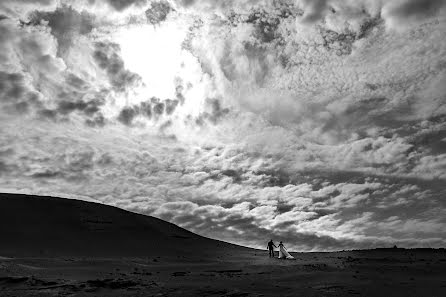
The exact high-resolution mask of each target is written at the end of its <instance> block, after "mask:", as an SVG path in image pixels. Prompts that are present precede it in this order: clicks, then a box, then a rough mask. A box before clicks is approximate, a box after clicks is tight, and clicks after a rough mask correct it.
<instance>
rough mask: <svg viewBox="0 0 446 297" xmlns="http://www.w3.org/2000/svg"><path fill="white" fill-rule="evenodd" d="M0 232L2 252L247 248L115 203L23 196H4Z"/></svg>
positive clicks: (119, 253)
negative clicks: (205, 235) (202, 235)
mask: <svg viewBox="0 0 446 297" xmlns="http://www.w3.org/2000/svg"><path fill="white" fill-rule="evenodd" d="M0 235H1V239H2V240H1V244H0V255H3V256H5V255H6V256H15V255H17V256H45V255H50V256H70V255H71V256H101V257H106V256H145V255H164V256H168V255H176V254H182V255H196V256H198V255H201V256H205V255H209V253H215V254H218V252H219V251H221V250H232V249H244V248H242V247H238V246H235V245H231V244H228V243H224V242H220V241H216V240H211V239H208V238H204V237H201V236H199V235H196V234H194V233H192V232H189V231H187V230H185V229H182V228H180V227H178V226H176V225H173V224H171V223H168V222H165V221H162V220H160V219H157V218H154V217H149V216H144V215H140V214H136V213H132V212H128V211H125V210H122V209H119V208H116V207H112V206H107V205H102V204H98V203H92V202H85V201H78V200H72V199H62V198H54V197H42V196H30V195H20V194H0ZM198 251H200V252H199V253H198Z"/></svg>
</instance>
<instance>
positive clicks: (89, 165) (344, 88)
mask: <svg viewBox="0 0 446 297" xmlns="http://www.w3.org/2000/svg"><path fill="white" fill-rule="evenodd" d="M445 7H446V5H445V2H444V1H422V0H394V1H386V2H385V3H383V2H382V1H374V0H363V1H338V0H326V1H306V0H302V1H292V0H288V1H287V0H283V1H266V0H265V1H252V0H251V1H248V0H246V1H229V0H228V1H211V0H208V1H183V0H178V1H167V0H166V1H163V0H161V1H142V0H141V1H112V0H110V1H106V0H103V1H87V0H86V1H72V2H70V1H68V0H62V1H49V0H48V1H21V2H17V1H2V3H1V4H0V122H1V125H0V144H1V146H0V187H1V189H2V190H3V191H14V192H27V193H34V194H51V195H59V196H64V197H77V198H80V199H88V200H91V199H93V200H95V201H99V202H103V203H107V204H111V205H116V206H119V207H122V208H125V209H129V210H133V211H137V212H140V213H145V214H149V215H154V216H157V217H160V218H163V219H166V220H168V221H171V222H174V223H176V224H178V225H180V226H183V227H185V228H188V229H190V230H192V231H194V232H197V233H199V234H202V235H206V236H209V237H213V238H218V239H223V240H227V241H231V242H235V243H239V244H246V245H249V246H254V247H263V245H264V241H265V240H268V239H269V238H270V237H271V238H275V239H277V240H283V241H285V242H286V243H287V246H290V247H292V248H294V249H299V250H334V249H347V248H368V247H377V246H390V245H393V244H397V245H401V246H407V247H413V246H431V247H439V246H444V245H445V243H446V234H445V232H444V229H445V226H446V221H445V219H444V218H445V217H446V216H445V212H446V205H445V203H444V199H443V197H444V195H445V188H444V182H445V180H446V132H445V131H446V129H445V128H446V121H445V119H446V104H445V103H446V98H445V96H446V88H445V85H444V81H445V79H446V68H445V65H446V61H445V57H446V45H445V44H444V42H441V40H444V39H445V37H446V36H445V31H444V30H443V28H444V26H445V21H446V19H445V17H446V14H445Z"/></svg>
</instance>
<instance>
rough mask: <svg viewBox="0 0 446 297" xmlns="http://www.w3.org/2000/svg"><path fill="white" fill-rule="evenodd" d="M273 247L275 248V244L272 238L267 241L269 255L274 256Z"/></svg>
mask: <svg viewBox="0 0 446 297" xmlns="http://www.w3.org/2000/svg"><path fill="white" fill-rule="evenodd" d="M274 248H277V246H275V245H274V242H273V240H272V239H271V240H270V241H269V242H268V250H269V257H270V258H274Z"/></svg>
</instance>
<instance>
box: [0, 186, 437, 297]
mask: <svg viewBox="0 0 446 297" xmlns="http://www.w3.org/2000/svg"><path fill="white" fill-rule="evenodd" d="M266 240H267V239H266ZM292 254H293V255H294V256H295V258H296V260H295V261H289V260H278V259H270V258H268V255H267V251H259V250H253V249H248V248H244V247H240V246H236V245H231V244H227V243H224V242H220V241H215V240H211V239H207V238H204V237H201V236H198V235H196V234H193V233H191V232H189V231H186V230H184V229H182V228H179V227H177V226H175V225H172V224H170V223H167V222H164V221H162V220H158V219H156V218H152V217H147V216H142V215H138V214H134V213H131V212H127V211H124V210H120V209H118V208H114V207H110V206H105V205H101V204H96V203H88V202H83V201H77V200H68V199H60V198H51V197H35V196H25V195H10V194H0V296H2V297H3V296H25V297H26V296H232V297H235V296H380V297H384V296H446V277H445V276H446V251H445V250H442V249H440V250H430V249H418V250H417V249H415V250H404V249H378V250H368V251H348V252H335V253H292Z"/></svg>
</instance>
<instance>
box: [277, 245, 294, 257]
mask: <svg viewBox="0 0 446 297" xmlns="http://www.w3.org/2000/svg"><path fill="white" fill-rule="evenodd" d="M279 259H289V260H294V257H293V256H291V255H290V254H289V253H288V252H287V250H286V249H285V247H284V246H283V245H279Z"/></svg>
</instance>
